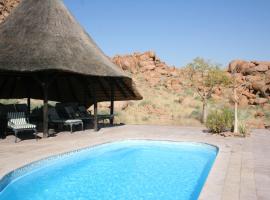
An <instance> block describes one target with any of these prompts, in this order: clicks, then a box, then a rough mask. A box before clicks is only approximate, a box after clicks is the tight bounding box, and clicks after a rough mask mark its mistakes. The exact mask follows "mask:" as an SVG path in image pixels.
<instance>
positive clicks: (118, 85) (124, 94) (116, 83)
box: [112, 80, 128, 98]
mask: <svg viewBox="0 0 270 200" xmlns="http://www.w3.org/2000/svg"><path fill="white" fill-rule="evenodd" d="M112 83H115V86H116V87H117V88H118V89H119V90H120V92H121V93H122V94H123V96H124V97H125V98H127V97H128V95H127V94H126V92H125V90H124V89H123V88H122V87H121V85H120V84H119V83H118V82H117V80H113V81H112Z"/></svg>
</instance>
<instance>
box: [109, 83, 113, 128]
mask: <svg viewBox="0 0 270 200" xmlns="http://www.w3.org/2000/svg"><path fill="white" fill-rule="evenodd" d="M110 115H111V116H113V115H114V83H113V82H111V107H110ZM113 121H114V116H113V117H112V118H110V124H111V125H113Z"/></svg>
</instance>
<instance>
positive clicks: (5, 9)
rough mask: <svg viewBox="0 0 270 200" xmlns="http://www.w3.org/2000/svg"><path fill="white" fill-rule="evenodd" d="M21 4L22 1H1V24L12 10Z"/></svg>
mask: <svg viewBox="0 0 270 200" xmlns="http://www.w3.org/2000/svg"><path fill="white" fill-rule="evenodd" d="M19 3H20V0H0V23H2V22H3V21H5V19H6V17H7V16H8V15H9V14H10V12H11V10H12V9H13V8H15V7H16V6H17V5H18V4H19Z"/></svg>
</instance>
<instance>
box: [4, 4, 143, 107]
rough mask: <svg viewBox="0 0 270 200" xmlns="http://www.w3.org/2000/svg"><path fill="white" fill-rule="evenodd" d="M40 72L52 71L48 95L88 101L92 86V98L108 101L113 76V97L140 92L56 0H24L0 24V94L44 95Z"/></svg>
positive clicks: (134, 96) (137, 96) (133, 97)
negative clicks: (38, 82) (39, 82)
mask: <svg viewBox="0 0 270 200" xmlns="http://www.w3.org/2000/svg"><path fill="white" fill-rule="evenodd" d="M44 74H47V75H48V79H49V80H51V78H52V77H54V76H56V77H57V78H55V79H54V80H51V84H50V86H49V93H48V98H49V100H54V101H60V102H71V101H77V102H81V103H83V102H87V104H89V105H90V104H91V103H93V101H92V96H93V94H92V95H91V93H93V92H95V98H96V99H97V101H107V100H110V95H108V93H109V91H110V86H111V84H112V82H113V83H114V85H115V97H114V99H115V100H139V99H141V98H142V97H141V95H140V94H139V93H138V91H137V90H136V88H135V87H134V84H133V82H132V79H131V78H130V77H128V76H127V75H126V74H125V73H123V71H122V70H121V69H119V67H117V66H116V65H115V64H113V63H112V62H111V61H110V59H109V58H108V57H107V56H105V55H104V53H103V52H102V51H101V50H100V49H99V48H98V46H97V45H96V44H95V42H94V41H93V40H92V38H91V37H90V36H89V35H88V34H87V33H86V32H85V30H84V29H83V28H82V27H81V26H80V25H79V24H78V22H77V21H76V20H75V19H74V17H73V16H72V15H71V13H70V12H69V11H68V9H67V8H66V7H65V5H64V4H63V2H62V1H61V0H23V1H22V2H21V3H20V5H18V7H17V8H15V9H14V11H13V12H12V13H11V15H10V16H9V17H8V18H7V19H6V21H5V22H4V23H3V24H1V26H0V89H1V90H0V98H23V97H25V94H26V93H27V95H28V96H30V97H31V98H36V99H43V98H42V97H43V93H42V91H41V90H40V86H39V85H35V80H37V79H40V77H41V76H42V77H43V75H44ZM29 77H30V79H29ZM31 78H32V79H31ZM85 90H87V91H86V92H85ZM91 90H93V91H91ZM85 94H86V97H85ZM87 94H88V95H87Z"/></svg>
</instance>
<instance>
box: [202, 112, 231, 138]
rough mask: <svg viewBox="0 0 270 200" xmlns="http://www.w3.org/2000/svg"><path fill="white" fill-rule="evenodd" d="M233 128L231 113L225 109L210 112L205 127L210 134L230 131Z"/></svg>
mask: <svg viewBox="0 0 270 200" xmlns="http://www.w3.org/2000/svg"><path fill="white" fill-rule="evenodd" d="M232 126H233V112H232V111H231V110H229V109H227V108H223V109H221V110H214V111H212V112H211V113H210V114H209V115H208V117H207V120H206V127H207V128H208V129H209V130H210V132H212V133H221V132H224V131H227V130H231V129H232Z"/></svg>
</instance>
